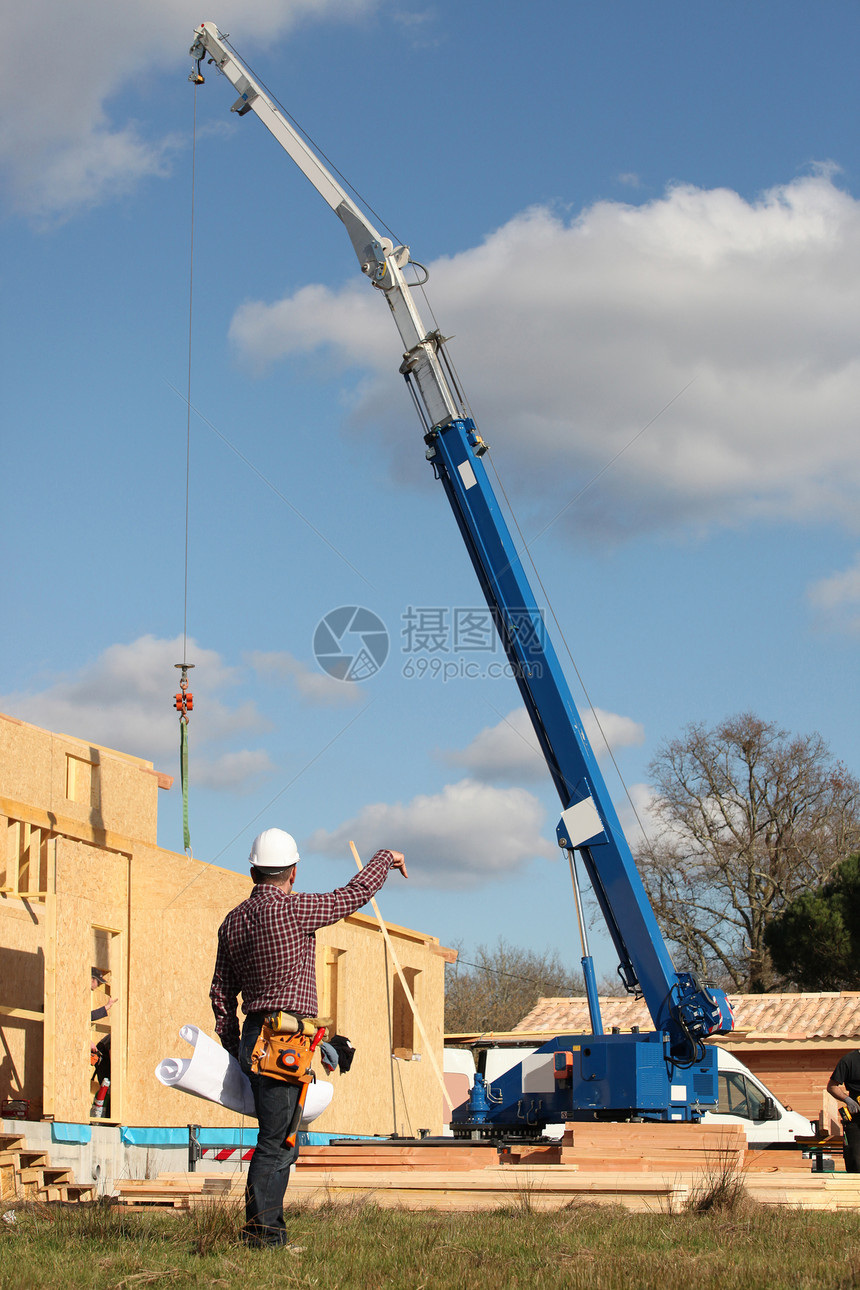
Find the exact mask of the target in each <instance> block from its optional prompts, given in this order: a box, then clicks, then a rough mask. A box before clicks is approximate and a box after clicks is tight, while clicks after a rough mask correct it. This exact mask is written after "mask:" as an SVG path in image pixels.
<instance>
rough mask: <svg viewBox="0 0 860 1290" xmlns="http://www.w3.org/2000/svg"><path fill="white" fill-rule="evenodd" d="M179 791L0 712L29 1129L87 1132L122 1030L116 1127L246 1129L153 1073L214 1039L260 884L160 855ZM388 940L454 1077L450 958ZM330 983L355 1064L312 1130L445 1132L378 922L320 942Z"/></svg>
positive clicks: (21, 1078)
mask: <svg viewBox="0 0 860 1290" xmlns="http://www.w3.org/2000/svg"><path fill="white" fill-rule="evenodd" d="M171 782H172V781H171V779H170V777H168V776H165V775H161V774H159V773H158V772H156V771H155V770H153V767H152V764H151V763H150V762H146V761H143V760H141V759H140V758H137V757H132V756H128V755H126V754H124V753H121V752H117V751H115V750H112V749H108V748H103V747H101V746H98V745H95V744H90V743H86V742H85V741H82V740H80V739H76V738H74V737H72V736H67V735H60V734H53V733H51V732H49V731H46V730H41V729H39V728H38V727H35V726H31V725H28V724H26V723H24V722H22V721H18V720H17V719H15V718H12V717H6V716H2V715H0V1100H3V1099H13V1100H16V1101H24V1102H26V1103H28V1104H29V1110H28V1113H29V1115H30V1116H31V1117H33V1118H44V1119H53V1120H56V1121H62V1122H67V1123H76V1124H85V1123H87V1122H89V1120H90V1111H91V1106H92V1097H93V1090H92V1087H91V1084H90V1073H91V1071H90V1067H89V1050H90V1044H91V1041H92V1039H93V1038H98V1037H99V1035H104V1034H107V1033H110V1035H111V1051H112V1062H111V1067H112V1069H111V1108H110V1120H111V1121H112V1122H114V1123H122V1124H124V1125H143V1126H146V1125H150V1126H151V1125H164V1126H182V1125H186V1124H188V1123H189V1122H190V1121H195V1122H198V1123H201V1124H204V1125H207V1126H211V1127H219V1126H231V1127H241V1126H242V1125H243V1124H245V1123H246V1121H244V1120H243V1119H242V1117H241V1116H237V1115H235V1114H233V1113H232V1112H229V1111H226V1110H224V1109H222V1108H220V1107H218V1106H216V1105H215V1104H213V1103H208V1102H206V1103H204V1102H201V1101H199V1100H198V1099H194V1098H191V1097H189V1096H188V1095H187V1094H184V1093H177V1092H176V1091H175V1090H172V1089H168V1088H165V1087H164V1086H162V1085H161V1084H159V1083H158V1082H157V1081H156V1079H155V1077H154V1071H155V1067H156V1065H157V1064H158V1062H159V1061H160V1060H161V1059H162V1058H163V1057H165V1056H187V1055H190V1053H189V1050H188V1049H187V1046H186V1045H185V1043H184V1041H182V1040H181V1039H180V1038H179V1037H178V1030H179V1027H180V1026H182V1025H184V1024H186V1023H191V1024H195V1025H198V1026H200V1027H201V1029H203V1030H206V1031H207V1032H208V1033H210V1034H211V1033H213V1019H212V1012H211V1006H210V1003H209V997H208V996H209V984H210V980H211V973H212V966H213V963H214V957H215V948H216V939H217V929H218V926H219V924H220V923H221V921H222V919H223V917H224V915H225V914H226V912H227V911H228V910H229V909H231V908H232V907H233V906H234V905H237V904H239V903H240V901H242V900H244V899H245V897H246V896H247V895H248V893H249V891H250V879H249V876H248V875H247V874H240V873H234V872H232V871H230V870H227V869H221V868H218V867H217V866H215V865H211V864H207V863H205V862H204V861H201V860H197V859H192V858H191V857H189V856H186V855H183V854H180V853H176V852H170V851H165V850H163V849H161V848H159V847H158V845H157V842H156V825H157V799H158V793H159V791H165V790H167V789H168V788H169V787H170V785H171ZM308 870H309V880H310V872H312V870H311V865H310V864H309V865H308ZM352 872H354V870H353V869H352V867H351V861H350V859H349V857H345V859H344V869H343V873H342V875H339V876H337V877H336V878H335V879H334V881H333V882H332V881H329V880H328V878H327V875H326V877H324V878H323V877H321V875H319V874H318V875H317V882H318V885H319V886H320V887H321V888H325V887H328V886H332V885H335V884H336V883H338V882H340V883H343V882H346V881H348V879H349V877H350V876H351V873H352ZM314 885H316V884H314ZM388 930H389V933H390V934H391V936H392V940H393V942H394V944H395V947H396V954H397V957H398V959H399V961H400V963H401V964H402V966H403V969H404V974H405V975H406V977H407V981H408V982H409V984H410V986H411V988H412V992H413V994H414V995H415V1000H416V1004H417V1006H418V1008H419V1010H420V1012H421V1015H422V1019H423V1022H424V1027H425V1030H426V1032H427V1035H428V1038H429V1040H430V1042H431V1043H432V1045H433V1047H434V1049H435V1056H436V1058H437V1061H438V1063H439V1065H440V1066H441V1058H442V1046H443V1009H444V968H445V961H446V960H448V961H451V959H452V958H453V957H455V955H454V954H453V952H452V951H449V950H446V949H444V948H443V947H441V946H440V945H439V942H438V940H437V938H435V937H432V936H428V935H426V934H424V933H423V932H417V931H413V930H411V929H409V928H402V927H394V926H391V925H389V928H388ZM92 967H97V968H99V969H100V970H102V971H104V972H105V974H106V975H107V978H108V981H109V990H110V994H111V995H112V996H113V997H115V998H116V999H117V1000H118V1002H117V1004H116V1005H115V1006H114V1007H113V1008H112V1009H111V1010H110V1011H109V1012H108V1015H107V1017H106V1018H105V1019H104V1020H103V1021H101V1022H96V1023H93V1022H92V1021H91V1017H90V1014H91V1010H92V1009H94V1008H96V1009H97V1008H98V1007H99V1006H100V1005H101V1004H103V1003H104V1002H105V998H106V996H105V993H104V991H102V990H101V989H99V990H98V991H95V992H93V991H92V990H91V978H90V972H91V968H92ZM317 981H318V985H319V991H320V1012H321V1015H325V1016H331V1017H333V1018H334V1019H335V1021H336V1027H337V1029H338V1030H339V1031H340V1032H341V1033H342V1034H346V1035H347V1036H349V1038H350V1039H351V1040H352V1042H353V1043H354V1044H355V1046H356V1050H357V1053H356V1058H355V1061H354V1063H353V1067H352V1069H351V1071H350V1072H349V1073H348V1074H344V1075H339V1074H338V1073H337V1072H335V1074H334V1075H333V1076H332V1079H333V1081H334V1082H335V1084H336V1088H335V1095H334V1098H333V1100H332V1104H331V1106H330V1107H329V1109H328V1110H327V1111H326V1112H325V1113H324V1115H323V1116H321V1117H320V1119H319V1120H318V1121H317V1122H316V1123H315V1126H314V1127H315V1128H319V1129H320V1130H321V1131H330V1132H337V1133H356V1134H367V1133H370V1134H373V1133H392V1132H397V1133H417V1132H418V1130H419V1129H429V1130H431V1131H432V1132H434V1133H438V1132H440V1131H441V1129H442V1121H443V1104H442V1095H441V1092H440V1090H439V1086H438V1083H437V1081H436V1078H435V1074H434V1071H433V1069H432V1063H431V1062H430V1061H429V1060H422V1058H423V1057H425V1056H426V1054H422V1052H421V1047H422V1046H423V1045H422V1042H421V1040H420V1039H419V1037H418V1034H417V1032H416V1031H415V1030H414V1029H413V1026H412V1019H411V1013H409V1012H408V1010H407V1009H405V1007H404V998H403V994H402V989H401V987H400V985H399V982H398V981H397V980H396V979H395V973H394V971H393V968H392V964H391V960H390V955H389V953H388V950H387V948H386V946H385V944H384V940H383V937H382V935H381V933H380V929H379V927H378V924H377V922H376V920H375V918H373V917H369V916H368V915H366V914H364V913H358V914H354V915H351V916H350V917H349V918H347V919H344V920H343V921H342V922H340V923H338V924H336V925H335V926H334V927H330V928H325V929H323V930H321V931H320V932H319V933H318V934H317Z"/></svg>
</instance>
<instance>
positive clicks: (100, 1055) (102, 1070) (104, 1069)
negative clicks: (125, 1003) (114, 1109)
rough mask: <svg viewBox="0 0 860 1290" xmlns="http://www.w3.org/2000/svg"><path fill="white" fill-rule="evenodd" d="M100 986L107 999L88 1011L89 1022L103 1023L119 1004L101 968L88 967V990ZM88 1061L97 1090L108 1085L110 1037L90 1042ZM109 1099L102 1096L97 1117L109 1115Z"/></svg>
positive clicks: (104, 1036) (106, 1036)
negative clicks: (114, 1006)
mask: <svg viewBox="0 0 860 1290" xmlns="http://www.w3.org/2000/svg"><path fill="white" fill-rule="evenodd" d="M102 986H103V987H104V989H106V991H107V996H108V997H107V998H106V1000H104V1002H103V1004H102V1005H101V1007H93V1009H92V1010H90V1014H89V1019H90V1022H103V1020H104V1018H106V1017H107V1014H108V1013H110V1010H111V1009H112V1007H113V1005H115V1004H119V998H111V986H110V982H108V979H107V977H106V975H104V973H103V971H102V970H101V967H90V989H101V988H102ZM89 1059H90V1064H92V1066H93V1067H94V1071H93V1078H94V1080H95V1081H97V1082H98V1086H99V1090H101V1089H102V1085H103V1084H104V1081H106V1080H107V1081H108V1085H110V1080H111V1036H110V1035H103V1036H102V1038H101V1040H99V1041H98V1044H94V1042H93V1040H90V1045H89ZM110 1098H111V1095H110V1093H103V1094H102V1102H101V1103H99V1106H101V1111H99V1115H110V1109H111V1100H110Z"/></svg>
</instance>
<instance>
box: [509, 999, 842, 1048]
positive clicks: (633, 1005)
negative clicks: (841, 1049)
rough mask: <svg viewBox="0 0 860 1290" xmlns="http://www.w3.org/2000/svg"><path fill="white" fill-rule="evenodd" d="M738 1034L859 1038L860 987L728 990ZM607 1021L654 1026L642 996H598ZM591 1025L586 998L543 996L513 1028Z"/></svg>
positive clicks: (581, 1029)
mask: <svg viewBox="0 0 860 1290" xmlns="http://www.w3.org/2000/svg"><path fill="white" fill-rule="evenodd" d="M729 1002H730V1003H731V1005H732V1008H733V1009H734V1014H735V1035H736V1036H737V1038H740V1037H741V1035H742V1034H743V1035H744V1036H745V1037H748V1038H758V1039H792V1040H797V1039H810V1040H811V1039H815V1040H822V1039H838V1040H843V1039H855V1038H858V1037H860V992H856V993H855V992H847V991H843V992H842V993H841V994H840V993H835V992H834V993H830V994H730V995H729ZM600 1011H601V1015H602V1017H603V1025H604V1027H605V1028H606V1029H607V1030H609V1029H610V1027H611V1026H620V1027H621V1029H622V1030H630V1028H631V1027H632V1026H639V1027H640V1028H641V1029H642V1030H651V1029H652V1023H651V1018H650V1017H649V1015H648V1009H647V1008H646V1007H645V1004H644V1003H643V1001H642V1000H641V999H638V1000H637V999H631V998H620V999H617V998H612V997H606V998H601V1000H600ZM589 1029H590V1024H589V1019H588V1004H587V1002H586V1000H585V998H584V997H583V998H573V999H539V1000H538V1002H537V1003H536V1004H535V1006H534V1008H532V1010H531V1012H530V1013H529V1014H528V1016H526V1017H523V1019H522V1021H520V1022H519V1023H518V1024H517V1025H516V1026H515V1027H514V1030H515V1031H553V1032H554V1033H555V1034H582V1033H586V1032H587V1031H588V1030H589Z"/></svg>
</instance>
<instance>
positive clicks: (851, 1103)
mask: <svg viewBox="0 0 860 1290" xmlns="http://www.w3.org/2000/svg"><path fill="white" fill-rule="evenodd" d="M827 1092H828V1093H829V1094H830V1096H831V1097H835V1098H836V1101H837V1102H842V1103H843V1105H844V1106H845V1107H846V1108H847V1110H848V1114H849V1115H850V1117H851V1118H850V1120H847V1121H846V1120H844V1119H843V1124H842V1154H843V1156H844V1158H845V1172H846V1173H849V1174H860V1100H858V1099H860V1050H857V1049H855V1050H854V1052H853V1053H846V1054H845V1056H844V1057H840V1058H839V1061H838V1062H837V1063H836V1069H835V1070H834V1072H833V1074H832V1075H831V1076H830V1080H829V1082H828V1084H827Z"/></svg>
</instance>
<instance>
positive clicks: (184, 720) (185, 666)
mask: <svg viewBox="0 0 860 1290" xmlns="http://www.w3.org/2000/svg"><path fill="white" fill-rule="evenodd" d="M189 79H191V78H189ZM197 84H198V83H197V82H194V114H193V124H192V129H191V234H190V244H189V257H188V258H189V268H188V397H187V398H186V400H185V402H186V408H187V414H186V426H185V575H184V604H183V612H182V662H181V663H176V664H174V666H175V667H177V668H178V669H179V670H180V672H181V677H180V681H179V690H178V691H177V693H176V695H175V696H174V700H173V706H174V707H175V709H176V711H177V712H178V713H179V779H180V784H181V785H182V845H183V847H184V848H185V853H186V855H191V854H192V852H191V833H190V831H189V828H188V714H189V713H190V712H192V711H193V709H194V695H193V694H192V693H191V691H190V690H189V689H188V672H189V669H190V668H192V667H193V666H194V664H193V663H189V662H188V516H189V498H190V485H191V335H192V333H191V323H192V318H193V302H194V171H195V163H196V159H197Z"/></svg>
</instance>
